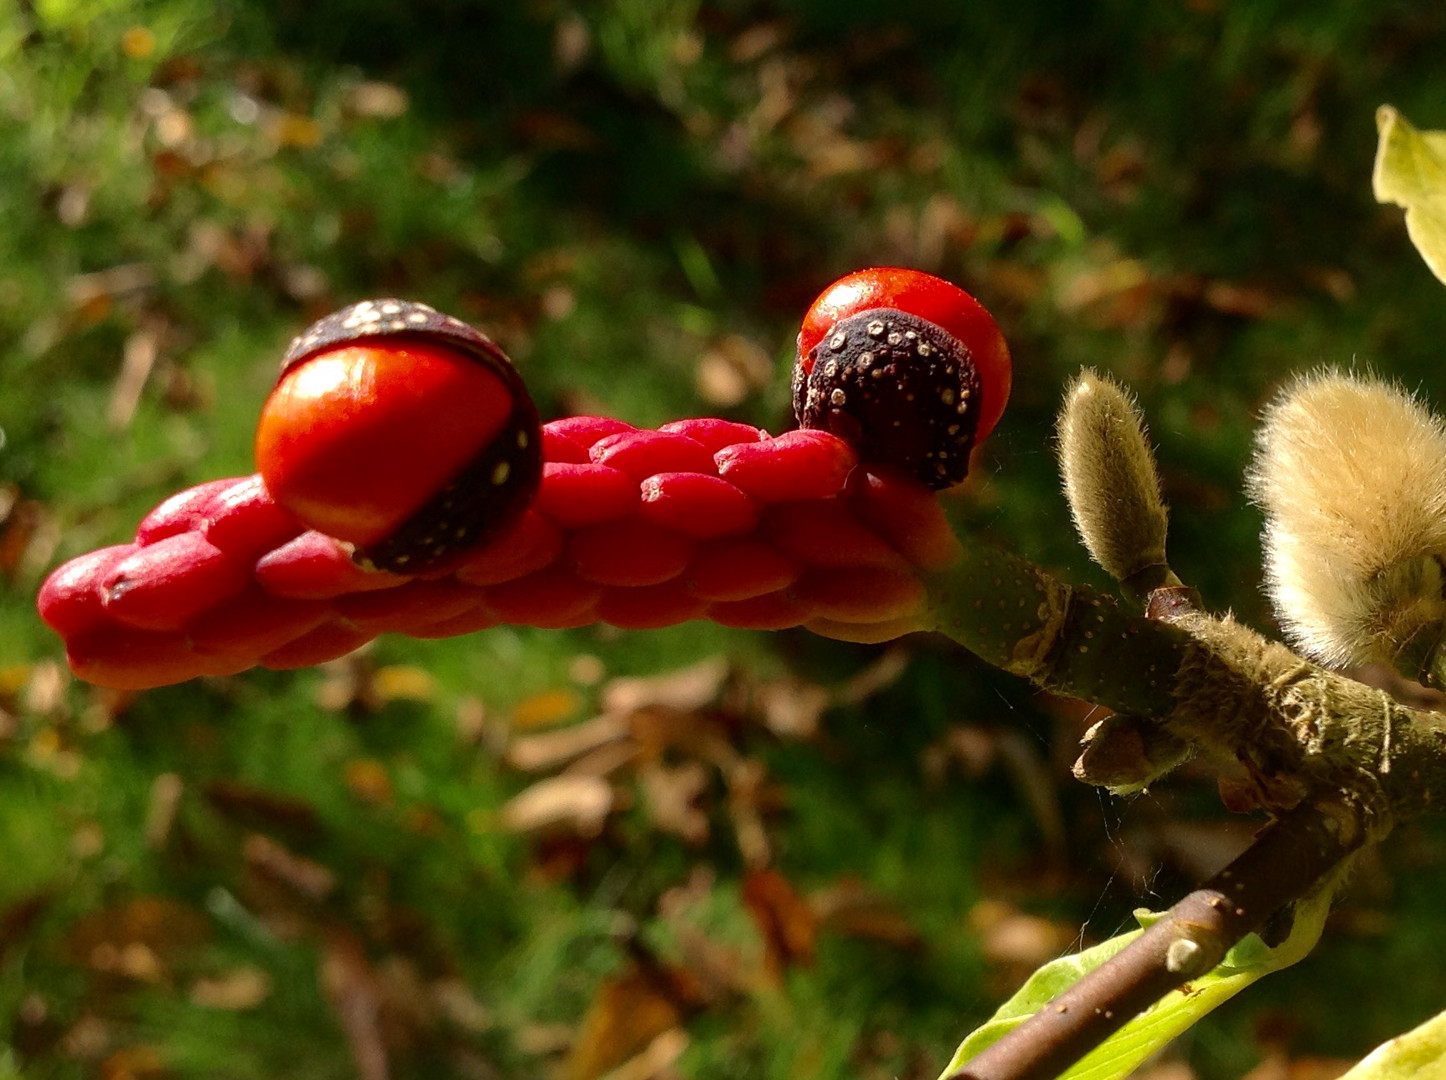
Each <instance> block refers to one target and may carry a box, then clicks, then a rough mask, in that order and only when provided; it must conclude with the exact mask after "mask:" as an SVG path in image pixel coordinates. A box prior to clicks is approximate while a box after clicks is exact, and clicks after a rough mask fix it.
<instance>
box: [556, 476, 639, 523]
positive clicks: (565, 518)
mask: <svg viewBox="0 0 1446 1080" xmlns="http://www.w3.org/2000/svg"><path fill="white" fill-rule="evenodd" d="M637 506H638V482H637V481H636V480H634V479H633V478H632V477H630V476H629V475H628V474H627V473H624V472H619V471H618V470H617V469H611V468H608V466H606V465H573V464H569V463H567V462H556V463H554V462H551V461H549V462H547V463H546V464H545V465H543V467H542V488H541V490H540V491H538V493H537V498H536V499H534V500H533V503H532V509H534V510H536V511H537V512H538V513H539V514H544V515H546V516H547V517H549V518H551V519H552V520H553V521H555V522H557V523H558V524H559V525H561V526H562V527H563V528H565V529H576V528H578V527H579V526H582V525H596V524H598V523H599V522H603V521H616V520H617V519H618V518H622V517H626V516H627V515H629V514H631V513H632V512H633V511H634V510H636V509H637Z"/></svg>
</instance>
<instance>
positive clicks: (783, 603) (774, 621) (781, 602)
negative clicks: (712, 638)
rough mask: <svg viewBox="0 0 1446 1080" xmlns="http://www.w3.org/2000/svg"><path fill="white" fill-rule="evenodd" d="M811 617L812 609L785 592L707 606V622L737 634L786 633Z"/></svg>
mask: <svg viewBox="0 0 1446 1080" xmlns="http://www.w3.org/2000/svg"><path fill="white" fill-rule="evenodd" d="M812 617H813V609H812V608H810V607H809V606H808V605H807V604H805V603H803V602H802V601H801V600H797V599H795V598H794V597H792V596H790V595H789V594H788V593H786V592H775V593H766V594H765V595H763V596H755V597H753V598H752V599H749V600H724V601H720V602H717V603H713V604H709V605H708V618H710V619H712V620H713V621H714V622H715V623H718V624H719V625H721V626H732V627H735V628H736V629H739V630H787V629H789V628H790V627H793V626H802V625H803V624H804V623H806V622H807V621H808V620H809V619H810V618H812Z"/></svg>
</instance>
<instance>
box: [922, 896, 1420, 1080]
mask: <svg viewBox="0 0 1446 1080" xmlns="http://www.w3.org/2000/svg"><path fill="white" fill-rule="evenodd" d="M1333 891H1334V889H1333V888H1332V887H1331V886H1326V887H1323V888H1321V889H1319V890H1317V891H1316V892H1315V893H1314V894H1312V895H1311V896H1310V897H1308V898H1307V899H1305V900H1302V901H1301V902H1300V903H1299V904H1298V905H1297V906H1296V912H1295V922H1294V924H1293V925H1292V926H1291V931H1290V936H1289V937H1288V938H1286V940H1285V941H1283V942H1282V943H1281V944H1279V945H1277V946H1276V947H1275V948H1273V949H1272V948H1270V947H1268V946H1267V945H1266V944H1265V943H1264V942H1263V941H1261V940H1260V938H1259V937H1257V936H1256V935H1254V934H1250V935H1248V936H1247V937H1246V938H1244V939H1243V940H1242V941H1241V942H1240V943H1239V944H1237V945H1236V946H1235V947H1234V948H1233V949H1231V950H1230V951H1229V952H1228V953H1227V954H1226V956H1225V959H1224V960H1223V961H1221V963H1220V966H1219V967H1217V968H1215V970H1214V971H1211V972H1210V973H1209V974H1208V975H1205V976H1204V977H1202V978H1199V979H1192V980H1191V982H1190V991H1189V993H1184V992H1182V991H1180V990H1176V991H1173V992H1171V993H1169V994H1166V995H1165V996H1164V997H1163V998H1161V999H1160V1001H1158V1002H1157V1003H1156V1004H1155V1005H1154V1006H1152V1007H1151V1008H1149V1009H1147V1010H1145V1011H1144V1012H1143V1013H1141V1014H1140V1015H1139V1016H1137V1017H1135V1018H1134V1019H1133V1020H1131V1021H1130V1022H1129V1023H1128V1024H1126V1025H1125V1026H1124V1027H1122V1028H1120V1030H1119V1031H1117V1032H1115V1033H1114V1034H1113V1035H1111V1036H1110V1037H1109V1038H1108V1039H1106V1040H1105V1041H1104V1042H1103V1043H1101V1044H1100V1045H1099V1046H1097V1047H1095V1048H1094V1049H1093V1050H1091V1051H1090V1052H1089V1053H1088V1054H1087V1055H1085V1056H1084V1057H1083V1058H1082V1059H1080V1061H1078V1062H1077V1063H1076V1064H1075V1065H1074V1066H1073V1068H1071V1069H1069V1070H1068V1071H1066V1072H1065V1073H1064V1074H1062V1075H1061V1077H1060V1080H1119V1078H1121V1077H1123V1076H1125V1075H1126V1074H1128V1073H1129V1072H1130V1071H1131V1070H1132V1069H1134V1068H1135V1067H1136V1066H1137V1065H1139V1064H1140V1062H1142V1061H1144V1060H1145V1059H1146V1058H1147V1057H1149V1056H1150V1055H1151V1054H1153V1053H1155V1052H1156V1051H1157V1050H1159V1049H1160V1048H1161V1047H1162V1046H1164V1045H1165V1044H1166V1043H1167V1042H1169V1041H1170V1040H1171V1039H1173V1038H1174V1037H1175V1036H1177V1035H1179V1034H1180V1033H1181V1032H1182V1031H1185V1030H1186V1029H1187V1028H1189V1027H1190V1025H1192V1024H1194V1023H1195V1022H1196V1021H1197V1020H1199V1019H1200V1018H1201V1017H1202V1016H1204V1015H1205V1014H1206V1013H1208V1012H1210V1011H1211V1010H1212V1009H1214V1008H1215V1007H1216V1006H1217V1005H1220V1004H1222V1003H1223V1002H1225V1001H1227V1000H1229V999H1230V998H1232V997H1234V996H1235V995H1236V994H1238V993H1239V992H1240V991H1241V990H1243V989H1245V988H1246V987H1247V986H1249V985H1250V984H1251V983H1253V982H1255V980H1256V979H1259V978H1261V977H1263V976H1265V975H1269V974H1270V973H1271V972H1272V971H1279V970H1280V969H1281V968H1284V967H1289V966H1290V965H1291V964H1294V963H1295V962H1296V961H1298V960H1300V959H1301V958H1302V957H1304V956H1305V955H1306V954H1307V953H1309V952H1310V951H1311V949H1313V948H1314V947H1315V944H1316V942H1317V941H1319V940H1320V934H1321V929H1322V928H1323V927H1324V925H1325V917H1326V913H1327V912H1328V911H1329V910H1330V898H1331V894H1332V893H1333ZM1137 917H1138V918H1139V919H1140V922H1141V923H1142V924H1143V925H1145V926H1148V925H1149V924H1150V923H1151V922H1153V921H1155V920H1156V919H1158V918H1160V916H1159V915H1155V914H1151V913H1149V912H1139V913H1137ZM1140 933H1141V931H1139V930H1133V931H1131V932H1129V933H1127V934H1121V935H1120V936H1119V937H1115V938H1111V939H1110V940H1109V941H1106V942H1102V943H1101V944H1099V945H1096V946H1095V947H1094V948H1092V949H1086V950H1085V951H1084V952H1081V953H1077V954H1075V955H1074V956H1065V957H1061V958H1060V959H1058V960H1054V961H1051V962H1050V963H1048V964H1045V965H1044V967H1042V968H1040V969H1039V970H1038V971H1036V972H1035V973H1034V974H1033V975H1031V976H1030V977H1029V980H1028V981H1027V982H1026V983H1025V984H1024V986H1022V987H1021V988H1020V989H1019V992H1018V993H1016V994H1015V995H1014V997H1012V998H1010V999H1009V1000H1008V1001H1006V1002H1005V1003H1004V1004H1003V1005H1001V1006H1000V1007H999V1009H998V1011H997V1012H995V1014H994V1016H993V1017H991V1018H990V1019H989V1020H987V1021H986V1022H985V1023H984V1024H983V1025H982V1026H981V1027H979V1028H977V1029H976V1030H975V1031H973V1032H972V1033H971V1034H970V1035H969V1036H968V1037H967V1038H965V1040H964V1041H963V1042H962V1043H961V1044H960V1045H959V1049H958V1050H956V1051H955V1052H954V1058H953V1060H952V1061H950V1062H949V1064H948V1066H947V1067H946V1068H945V1070H944V1073H943V1075H944V1076H948V1075H950V1074H951V1073H953V1072H956V1071H957V1070H959V1069H960V1068H962V1067H963V1066H964V1065H965V1064H966V1063H967V1062H968V1061H969V1060H970V1059H971V1058H973V1057H975V1056H976V1055H977V1054H979V1053H980V1052H981V1051H982V1050H984V1049H985V1048H986V1047H988V1046H991V1045H992V1044H994V1043H995V1042H998V1041H999V1040H1000V1039H1001V1038H1003V1037H1004V1036H1005V1035H1006V1034H1007V1033H1008V1032H1009V1031H1011V1030H1013V1029H1014V1028H1016V1027H1018V1026H1019V1025H1020V1024H1022V1023H1024V1021H1025V1020H1027V1019H1029V1017H1031V1016H1032V1015H1034V1013H1035V1012H1036V1011H1038V1010H1039V1009H1040V1008H1042V1007H1043V1006H1044V1004H1045V1003H1046V1002H1048V1001H1049V999H1050V998H1052V997H1054V996H1055V995H1056V994H1059V993H1060V992H1061V991H1063V990H1065V989H1067V988H1068V987H1070V986H1071V985H1073V984H1074V983H1075V982H1076V981H1078V980H1079V979H1080V978H1081V977H1082V976H1084V975H1086V974H1087V973H1089V972H1090V971H1092V970H1093V969H1095V968H1097V967H1099V966H1100V965H1101V964H1102V963H1104V962H1105V961H1106V960H1108V959H1109V958H1110V957H1111V956H1114V955H1115V953H1117V952H1119V951H1120V950H1121V949H1122V948H1124V947H1125V946H1126V945H1128V944H1129V943H1130V942H1131V941H1132V940H1134V939H1135V938H1136V937H1138V936H1139V935H1140ZM1372 1080H1374V1078H1372ZM1381 1080H1387V1078H1381ZM1391 1080H1393V1078H1391Z"/></svg>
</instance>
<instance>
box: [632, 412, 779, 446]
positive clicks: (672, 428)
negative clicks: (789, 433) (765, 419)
mask: <svg viewBox="0 0 1446 1080" xmlns="http://www.w3.org/2000/svg"><path fill="white" fill-rule="evenodd" d="M658 430H659V431H668V432H675V433H677V434H679V435H686V436H688V438H690V439H692V440H693V441H694V442H698V443H702V444H703V447H704V449H706V450H707V451H708V452H709V453H710V454H716V453H717V452H718V451H719V450H722V449H723V448H724V447H725V446H732V445H733V444H734V443H754V442H760V441H762V440H764V439H767V438H771V436H770V435H769V434H768V432H766V431H763V430H762V429H761V428H756V427H753V426H752V425H750V424H740V423H738V422H737V421H734V420H719V419H718V418H716V417H713V416H699V417H694V418H692V419H689V420H671V421H669V422H668V423H666V424H664V425H663V426H662V427H660V428H658Z"/></svg>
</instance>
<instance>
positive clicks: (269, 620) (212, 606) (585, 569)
mask: <svg viewBox="0 0 1446 1080" xmlns="http://www.w3.org/2000/svg"><path fill="white" fill-rule="evenodd" d="M542 437H543V446H544V448H545V449H546V453H547V462H546V465H545V474H544V479H543V482H542V486H541V490H540V491H539V493H538V495H537V496H536V498H535V500H534V501H533V503H532V504H531V506H530V507H529V508H528V509H527V510H526V512H525V513H524V514H522V516H521V517H519V518H518V519H517V520H516V522H515V523H514V524H512V525H511V526H509V527H508V528H507V529H506V530H505V531H504V532H502V533H501V534H500V535H497V536H495V537H494V538H493V539H491V540H490V541H488V542H487V543H486V544H484V545H481V546H479V547H476V548H473V549H471V550H469V551H465V552H461V553H459V554H458V555H457V556H456V557H455V558H453V559H451V560H449V561H448V562H446V563H445V564H442V565H439V566H437V567H435V568H432V569H430V570H428V571H427V573H425V574H423V575H419V576H408V575H404V574H389V573H380V572H372V571H366V570H363V569H362V568H361V567H359V566H357V565H356V563H354V562H353V561H352V558H351V550H350V548H349V547H348V546H347V545H345V544H342V543H340V542H338V541H337V540H334V539H332V538H331V537H328V536H324V535H322V534H321V533H318V532H312V531H301V529H300V527H299V526H298V525H297V524H296V523H295V522H294V521H293V520H292V519H291V518H290V517H289V516H288V515H286V514H285V513H283V512H282V511H281V510H280V509H279V508H278V507H277V506H276V504H275V502H274V501H273V500H272V499H271V496H270V494H269V493H268V492H267V490H266V488H265V486H264V485H263V484H262V483H261V481H260V478H259V477H238V478H231V479H228V480H221V481H212V482H210V483H207V484H201V485H198V486H197V487H195V488H192V489H190V490H188V491H184V492H181V493H179V494H177V495H175V496H172V497H171V498H170V499H167V500H166V501H165V502H163V503H162V504H161V505H160V506H158V507H157V508H156V509H155V510H154V511H152V512H151V513H150V514H149V515H147V517H146V518H145V520H144V521H143V522H142V524H141V528H140V530H139V532H138V537H139V539H138V541H137V543H134V544H123V545H118V546H115V547H110V548H103V549H101V550H99V551H94V552H91V553H89V554H87V555H83V556H81V557H79V558H77V559H73V560H71V561H70V562H68V563H66V564H65V565H64V566H61V567H60V568H59V569H57V570H56V571H55V572H54V573H53V574H52V575H51V577H50V578H49V580H48V581H46V583H45V585H44V587H43V588H42V589H41V591H40V595H39V597H38V598H37V605H38V607H39V610H40V613H41V616H42V617H43V618H44V619H45V620H46V622H47V623H48V624H49V625H50V626H52V627H53V628H54V629H55V630H56V631H57V632H59V633H60V634H61V636H62V637H63V638H65V639H66V644H67V651H68V655H69V658H70V661H71V664H72V666H73V667H74V669H75V671H76V673H77V674H79V675H80V676H81V677H83V678H86V679H89V680H91V681H93V682H96V683H100V684H103V685H107V686H115V687H120V688H125V689H140V688H143V687H147V686H161V685H165V684H168V683H174V682H180V681H183V680H185V679H189V678H194V677H196V676H200V675H229V674H233V673H235V672H240V671H244V670H245V669H246V668H248V667H252V666H256V665H261V666H264V667H269V668H276V669H288V668H297V667H305V666H309V665H311V664H317V663H321V662H323V661H326V660H330V659H334V658H336V657H339V656H343V655H345V654H346V653H348V652H350V651H352V650H353V649H356V648H358V647H360V646H361V645H363V644H365V643H366V642H368V641H370V640H371V639H372V638H374V637H376V636H377V635H378V634H383V633H405V634H411V635H413V636H417V637H426V638H438V637H451V636H454V635H458V634H468V633H473V632H476V631H478V630H483V629H486V628H488V627H491V626H495V625H498V624H499V623H512V624H520V625H530V626H536V627H543V628H550V629H561V628H567V627H579V626H587V625H589V624H592V623H597V622H604V623H609V624H611V625H613V626H617V627H621V628H623V629H629V630H645V629H651V628H657V627H665V626H672V625H675V624H677V623H681V622H686V621H688V620H690V619H697V618H708V619H712V620H714V621H716V622H719V623H721V624H723V625H725V626H733V627H740V628H744V629H751V630H779V629H786V628H789V627H795V626H807V627H808V628H810V629H812V630H814V631H816V632H818V633H820V634H825V635H827V636H830V637H838V638H842V639H844V640H849V641H882V640H888V639H889V638H890V637H894V636H898V635H899V634H903V633H907V632H909V631H911V630H914V629H918V628H919V627H920V626H921V625H923V623H924V622H925V621H926V616H927V606H928V605H927V596H926V590H925V585H924V582H923V578H922V576H921V575H922V574H923V573H924V572H928V571H933V570H938V569H941V568H943V567H945V566H947V565H948V564H949V563H950V562H951V561H952V560H953V559H955V558H956V557H957V556H958V554H959V551H960V547H959V543H958V540H957V539H956V538H955V537H954V534H953V533H952V532H951V531H950V529H949V527H948V523H947V522H946V521H945V518H944V515H943V513H942V511H941V510H940V509H939V505H938V502H937V501H936V499H935V497H934V495H933V494H932V493H931V492H930V491H929V490H928V489H927V488H925V487H924V486H923V485H922V484H921V483H920V482H919V481H917V480H915V479H913V478H912V477H909V476H906V475H904V474H902V473H897V472H894V471H890V470H888V469H884V468H878V467H875V466H872V465H868V466H864V467H858V463H857V460H856V456H855V454H854V452H853V451H852V450H850V449H849V447H848V445H847V444H845V443H844V442H843V441H842V440H840V439H839V438H837V437H835V436H833V435H830V434H828V433H827V432H823V431H794V432H789V433H788V434H785V435H780V436H778V437H777V438H773V437H770V436H769V435H768V434H767V433H766V432H762V431H760V430H759V429H757V428H752V427H749V426H748V425H746V424H737V423H734V422H732V421H728V420H717V419H712V418H707V417H702V418H696V419H691V420H679V421H675V422H674V423H672V424H668V425H665V426H664V427H663V428H661V429H658V430H656V431H641V430H638V429H636V428H634V427H632V426H631V425H629V424H625V423H622V422H621V421H617V420H610V419H607V418H605V417H571V418H569V419H567V420H560V421H554V422H553V423H551V424H548V425H546V426H545V427H544V429H543V436H542Z"/></svg>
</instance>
